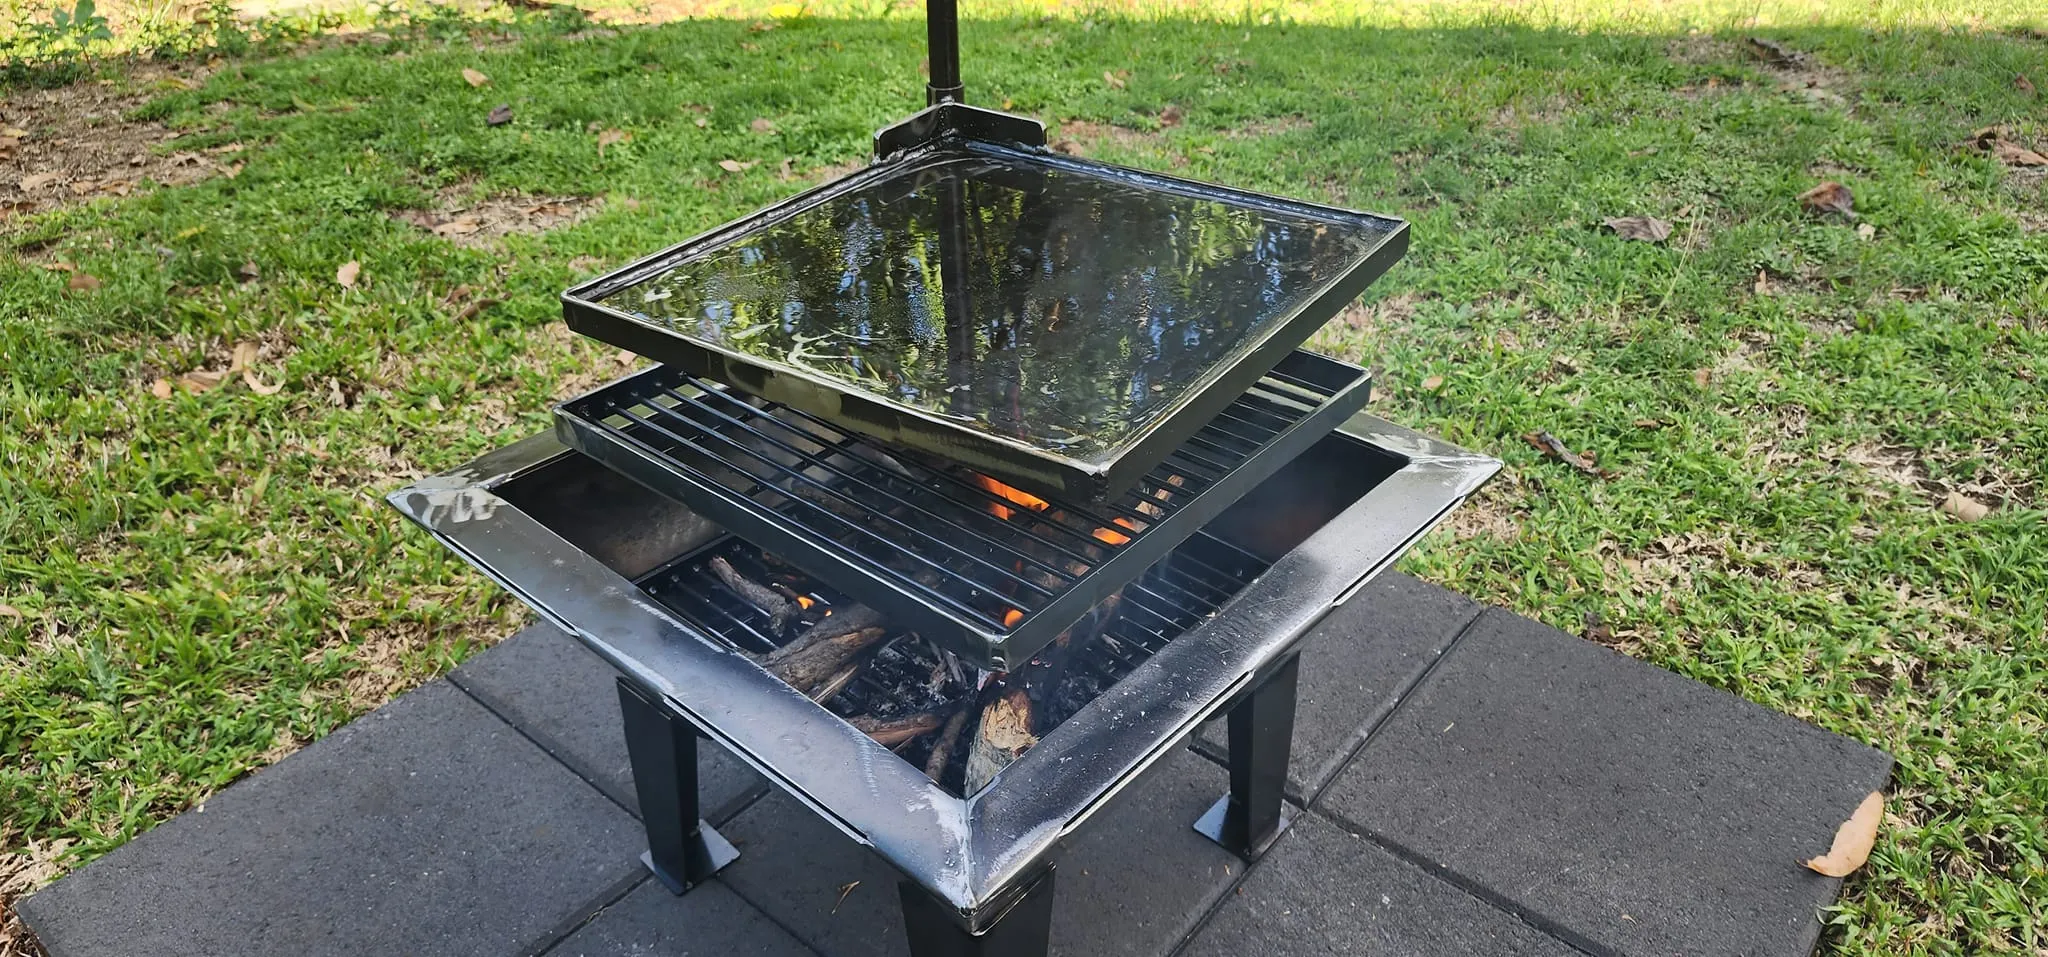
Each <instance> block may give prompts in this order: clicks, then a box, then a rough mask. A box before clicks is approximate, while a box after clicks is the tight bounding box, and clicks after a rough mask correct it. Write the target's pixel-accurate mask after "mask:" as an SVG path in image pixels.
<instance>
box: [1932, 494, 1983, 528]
mask: <svg viewBox="0 0 2048 957" xmlns="http://www.w3.org/2000/svg"><path fill="white" fill-rule="evenodd" d="M1941 510H1942V511H1944V512H1947V513H1949V514H1950V515H1953V516H1955V517H1957V518H1960V519H1962V520H1963V521H1965V522H1975V521H1979V520H1981V519H1983V518H1984V516H1986V515H1989V514H1991V506H1989V505H1986V504H1984V503H1983V502H1979V501H1977V500H1976V499H1974V498H1971V497H1969V496H1968V495H1964V494H1963V493H1961V492H1950V493H1948V497H1947V498H1944V499H1942V500H1941Z"/></svg>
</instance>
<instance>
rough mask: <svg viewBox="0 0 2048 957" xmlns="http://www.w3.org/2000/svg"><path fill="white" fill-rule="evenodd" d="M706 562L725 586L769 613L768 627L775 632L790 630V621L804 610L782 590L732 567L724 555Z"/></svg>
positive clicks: (782, 632) (777, 633)
mask: <svg viewBox="0 0 2048 957" xmlns="http://www.w3.org/2000/svg"><path fill="white" fill-rule="evenodd" d="M705 564H706V565H707V566H709V567H710V569H711V573H712V574H714V575H717V576H718V580H719V581H722V582H724V583H725V587H727V588H730V589H732V590H733V593H734V594H736V595H738V596H740V598H742V599H743V600H745V601H746V602H748V603H749V604H751V605H753V606H754V607H756V608H759V609H761V611H763V612H765V613H766V614H767V615H768V628H769V630H770V631H771V633H773V634H776V635H781V634H784V633H786V632H787V631H789V625H790V623H791V622H793V621H795V620H796V616H797V613H798V612H801V611H802V610H803V606H801V605H798V604H797V603H796V602H793V601H790V600H789V599H787V598H784V597H783V596H782V593H781V592H778V591H776V590H775V589H773V588H770V587H768V586H767V585H763V584H761V583H760V582H757V581H754V580H753V579H751V578H748V577H747V576H745V575H742V574H740V572H739V569H737V568H734V567H732V563H731V562H728V561H726V560H725V558H724V557H723V556H721V557H718V558H713V559H712V560H710V561H709V562H706V563H705Z"/></svg>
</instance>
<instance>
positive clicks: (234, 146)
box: [207, 143, 248, 156]
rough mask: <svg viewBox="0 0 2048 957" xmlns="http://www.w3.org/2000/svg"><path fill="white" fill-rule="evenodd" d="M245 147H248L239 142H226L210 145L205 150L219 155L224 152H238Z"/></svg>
mask: <svg viewBox="0 0 2048 957" xmlns="http://www.w3.org/2000/svg"><path fill="white" fill-rule="evenodd" d="M245 149H248V147H246V146H243V145H242V144H240V143H228V144H226V145H223V146H215V147H212V148H210V149H208V150H207V152H208V153H212V154H213V155H215V156H220V155H223V154H226V153H239V152H241V151H243V150H245Z"/></svg>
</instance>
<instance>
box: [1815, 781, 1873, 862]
mask: <svg viewBox="0 0 2048 957" xmlns="http://www.w3.org/2000/svg"><path fill="white" fill-rule="evenodd" d="M1883 822H1884V795H1882V794H1879V793H1877V792H1876V791H1872V792H1870V796H1869V797H1866V798H1864V799H1863V803H1862V804H1858V805H1856V811H1855V813H1853V814H1851V815H1849V819H1848V820H1846V821H1843V822H1842V826H1841V827H1839V828H1836V829H1835V842H1834V844H1832V845H1830V846H1829V847H1828V852H1827V853H1826V854H1823V855H1821V856H1820V857H1816V858H1814V859H1812V860H1810V861H1807V862H1806V866H1807V868H1808V869H1809V870H1813V871H1818V872H1820V873H1822V874H1826V875H1827V876H1829V877H1848V876H1849V875H1850V874H1852V873H1854V872H1855V870H1856V869H1857V868H1859V867H1862V866H1863V862H1864V861H1867V860H1870V848H1871V846H1872V845H1874V844H1876V843H1877V826H1878V825H1879V824H1881V823H1883Z"/></svg>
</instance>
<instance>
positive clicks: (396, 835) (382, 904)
mask: <svg viewBox="0 0 2048 957" xmlns="http://www.w3.org/2000/svg"><path fill="white" fill-rule="evenodd" d="M641 845H642V840H641V833H640V826H639V824H638V823H636V822H635V821H634V820H633V818H632V817H631V816H630V815H628V814H626V812H624V811H622V810H620V809H619V806H618V805H617V804H615V803H613V802H612V801H610V800H608V799H606V798H605V797H604V795H602V794H599V793H598V792H597V791H596V790H595V789H593V788H591V787H590V786H589V785H588V784H586V783H585V782H584V781H582V780H581V779H579V778H578V777H577V776H576V775H574V774H572V773H570V771H569V770H568V769H567V768H564V767H563V766H562V765H561V764H560V763H559V762H557V761H555V760H554V759H553V758H550V757H548V755H547V754H546V753H544V752H542V751H541V750H540V749H539V748H537V747H534V745H533V743H532V742H530V741H527V740H526V739H525V738H523V737H521V736H519V734H517V733H516V732H514V731H513V730H512V729H511V728H509V727H506V726H505V724H504V723H503V722H502V721H500V720H498V718H496V717H495V716H493V715H492V714H491V713H490V712H488V711H486V710H485V709H484V708H483V707H482V706H480V705H478V704H477V703H476V702H475V701H474V700H472V699H471V698H470V697H469V696H468V695H465V694H463V693H462V691H461V690H460V689H457V688H455V687H453V686H452V685H449V684H446V683H444V682H436V683H434V684H430V685H427V686H426V687H423V688H421V689H419V690H418V691H414V692H412V693H411V694H408V695H405V696H404V697H402V698H400V699H398V700H397V701H395V702H392V703H391V704H389V705H386V706H385V707H383V708H381V709H379V710H377V711H376V712H373V713H372V714H370V715H368V716H366V717H364V718H363V719H361V720H359V721H356V722H354V723H352V724H350V725H348V726H346V727H344V728H342V729H340V730H338V731H336V732H334V733H333V734H331V735H328V736H327V737H326V738H324V739H322V740H320V741H319V742H317V743H315V744H313V745H312V746H311V747H308V748H307V749H305V750H304V751H301V752H299V753H298V754H295V755H293V756H291V757H289V758H286V759H285V760H284V761H282V762H280V763H278V764H277V765H275V766H272V767H270V768H268V769H266V770H264V771H261V772H259V773H257V774H256V775H254V776H252V777H250V778H249V779H247V780H245V781H242V782H241V783H238V784H236V785H234V786H233V787H230V788H228V789H227V790H226V791H224V792H222V793H221V794H219V795H216V796H215V797H214V798H212V799H211V800H209V801H207V803H206V805H205V807H204V809H203V810H200V811H194V812H190V813H186V814H181V815H179V816H177V817H175V818H173V819H171V820H170V821H168V822H166V823H164V824H163V825H162V826H160V827H158V828H156V829H155V830H153V831H151V832H149V833H148V834H145V835H143V836H141V837H139V838H137V839H136V840H134V841H131V842H129V843H128V844H127V845H125V846H123V847H121V848H120V849H119V850H116V851H114V852H113V853H112V854H109V855H107V856H106V857H104V858H101V859H100V860H98V861H96V862H94V863H93V864H91V865H88V866H87V867H85V868H83V869H82V870H80V871H78V872H77V873H75V874H72V875H71V876H69V877H66V878H64V879H63V880H60V881H58V882H57V883H55V884H53V885H51V886H50V887H48V888H45V889H44V890H43V891H42V892H40V893H38V894H36V895H35V896H33V897H31V898H29V899H28V900H27V901H26V902H24V903H23V904H22V907H21V912H22V916H23V917H24V918H25V919H26V920H27V921H28V923H29V926H30V927H31V928H33V929H34V930H35V932H36V934H37V935H38V936H39V937H41V939H42V942H43V945H44V946H45V947H47V948H48V949H49V952H50V954H51V957H100V955H107V957H149V955H157V954H164V955H180V957H182V955H189V954H207V955H209V957H230V955H241V954H248V955H264V957H274V955H277V954H290V955H292V957H319V955H328V954H333V955H348V957H355V955H361V954H435V955H446V957H463V955H477V957H483V955H491V957H502V955H507V954H518V953H531V952H533V951H535V950H537V949H538V948H540V947H541V946H543V945H545V944H546V943H547V942H549V941H551V940H553V939H555V938H556V937H557V936H558V935H559V934H560V933H562V932H564V931H566V930H568V929H569V928H570V927H572V926H573V925H574V924H575V923H576V922H578V921H580V920H581V919H582V918H583V916H584V915H585V914H587V913H588V911H589V909H590V908H592V907H594V906H596V905H597V904H599V903H602V902H603V901H606V900H610V899H611V898H613V897H614V896H616V895H617V893H618V892H619V891H620V890H622V889H623V888H624V887H626V886H627V885H628V884H629V882H631V881H634V880H638V879H639V878H640V876H641V875H642V874H643V873H644V869H643V868H642V867H641V866H640V863H639V861H638V860H637V855H638V854H639V852H640V850H641Z"/></svg>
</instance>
